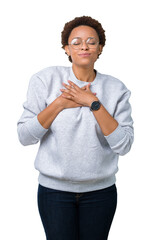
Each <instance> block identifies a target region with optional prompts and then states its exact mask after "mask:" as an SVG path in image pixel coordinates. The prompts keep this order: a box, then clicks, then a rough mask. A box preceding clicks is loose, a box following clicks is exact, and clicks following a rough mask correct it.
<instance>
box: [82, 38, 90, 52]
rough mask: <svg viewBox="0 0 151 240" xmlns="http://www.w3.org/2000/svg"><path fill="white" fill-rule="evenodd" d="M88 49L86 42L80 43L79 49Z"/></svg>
mask: <svg viewBox="0 0 151 240" xmlns="http://www.w3.org/2000/svg"><path fill="white" fill-rule="evenodd" d="M88 48H89V47H88V45H87V43H86V41H84V40H83V41H82V43H81V49H83V50H86V49H88Z"/></svg>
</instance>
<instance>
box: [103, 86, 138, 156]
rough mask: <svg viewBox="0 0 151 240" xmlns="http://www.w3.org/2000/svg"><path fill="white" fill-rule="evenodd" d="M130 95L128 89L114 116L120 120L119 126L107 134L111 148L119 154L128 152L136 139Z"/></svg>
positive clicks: (121, 98)
mask: <svg viewBox="0 0 151 240" xmlns="http://www.w3.org/2000/svg"><path fill="white" fill-rule="evenodd" d="M130 96H131V92H130V91H129V90H128V89H127V90H126V91H125V92H124V93H123V94H122V96H121V97H120V99H119V100H118V102H117V106H116V109H115V113H114V116H113V117H114V119H116V121H117V122H118V126H117V128H116V129H115V130H114V131H113V132H112V133H111V134H109V135H108V136H105V138H106V140H107V142H108V144H109V145H110V147H111V149H112V150H113V151H114V152H115V153H117V154H119V155H125V154H126V153H128V152H129V151H130V149H131V146H132V143H133V141H134V129H133V119H132V117H131V112H132V109H131V105H130V103H129V98H130Z"/></svg>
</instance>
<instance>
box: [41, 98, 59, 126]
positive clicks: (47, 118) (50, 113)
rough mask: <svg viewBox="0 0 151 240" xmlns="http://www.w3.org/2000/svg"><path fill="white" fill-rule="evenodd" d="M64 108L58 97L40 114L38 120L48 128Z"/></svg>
mask: <svg viewBox="0 0 151 240" xmlns="http://www.w3.org/2000/svg"><path fill="white" fill-rule="evenodd" d="M62 110H63V108H62V106H61V104H60V102H59V100H58V98H56V99H55V100H54V101H53V102H52V103H51V104H50V105H49V106H48V107H47V108H45V109H44V110H43V111H42V112H40V113H39V114H38V116H37V118H38V121H39V122H40V124H41V125H42V126H43V127H44V128H46V129H48V128H49V127H50V125H51V123H52V122H53V121H54V119H55V118H56V117H57V115H58V114H59V113H60V112H61V111H62Z"/></svg>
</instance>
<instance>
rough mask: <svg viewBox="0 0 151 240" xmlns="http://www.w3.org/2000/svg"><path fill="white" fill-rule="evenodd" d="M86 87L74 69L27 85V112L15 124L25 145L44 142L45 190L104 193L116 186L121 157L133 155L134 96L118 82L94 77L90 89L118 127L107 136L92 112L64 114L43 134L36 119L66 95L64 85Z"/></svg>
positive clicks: (49, 71) (51, 72) (40, 166)
mask: <svg viewBox="0 0 151 240" xmlns="http://www.w3.org/2000/svg"><path fill="white" fill-rule="evenodd" d="M67 80H71V81H73V82H74V83H75V84H76V85H78V86H79V87H83V86H85V85H87V84H88V83H87V82H83V81H80V80H78V79H77V78H76V76H75V75H74V73H73V70H72V67H63V66H53V67H48V68H45V69H43V70H41V71H39V72H38V73H36V74H34V75H33V76H32V77H31V79H30V82H29V87H28V92H27V100H26V102H25V103H24V104H23V107H24V111H23V113H22V115H21V117H20V119H19V121H18V123H17V128H18V137H19V140H20V142H21V144H23V145H31V144H36V143H38V142H39V141H40V145H39V150H38V153H37V156H36V159H35V168H36V169H37V170H38V171H39V178H38V179H39V183H40V184H41V185H42V186H45V187H48V188H53V189H58V190H62V191H69V192H88V191H94V190H98V189H103V188H106V187H109V186H111V185H113V184H114V183H115V182H116V177H115V174H116V173H117V171H118V159H119V155H125V154H126V153H128V152H129V150H130V148H131V145H132V143H133V138H134V133H133V119H132V117H131V106H130V103H129V97H130V94H131V93H130V91H129V90H128V89H127V87H126V86H125V85H124V84H123V82H121V81H120V80H118V79H116V78H114V77H112V76H109V75H105V74H101V73H99V72H96V77H95V79H94V81H93V82H91V86H90V89H91V91H92V92H96V93H97V95H96V96H97V97H98V99H99V100H100V102H101V103H102V104H103V106H104V107H105V108H106V110H107V111H108V112H109V113H110V114H111V116H113V117H114V118H115V119H116V120H117V122H118V127H117V128H116V129H115V130H114V131H113V132H112V133H111V134H109V135H108V136H104V135H103V133H102V131H101V128H100V126H99V124H98V123H97V121H96V119H95V117H94V114H93V112H92V111H90V109H89V107H77V108H68V109H64V110H62V111H61V112H60V113H59V114H58V115H57V117H56V118H55V120H54V121H53V122H52V124H51V126H50V127H49V129H45V128H43V126H42V125H41V124H40V123H39V121H38V119H37V115H38V114H39V113H40V112H41V111H42V110H44V109H45V108H46V107H47V106H48V105H49V104H50V103H52V102H53V101H54V100H55V99H56V98H57V97H58V96H59V95H61V94H62V92H61V91H60V88H63V85H62V82H64V83H67V84H68V82H67Z"/></svg>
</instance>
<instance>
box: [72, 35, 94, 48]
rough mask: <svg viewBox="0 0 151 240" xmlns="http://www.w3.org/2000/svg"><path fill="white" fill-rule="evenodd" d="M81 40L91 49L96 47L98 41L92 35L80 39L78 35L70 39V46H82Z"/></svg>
mask: <svg viewBox="0 0 151 240" xmlns="http://www.w3.org/2000/svg"><path fill="white" fill-rule="evenodd" d="M83 42H85V43H86V45H87V46H88V47H89V48H91V49H95V48H97V46H98V44H99V41H98V40H97V39H96V38H94V37H89V38H88V39H87V40H82V39H81V38H80V37H77V38H74V39H72V41H71V43H70V44H69V45H71V47H72V48H74V49H76V50H78V49H80V48H81V47H82V44H83Z"/></svg>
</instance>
